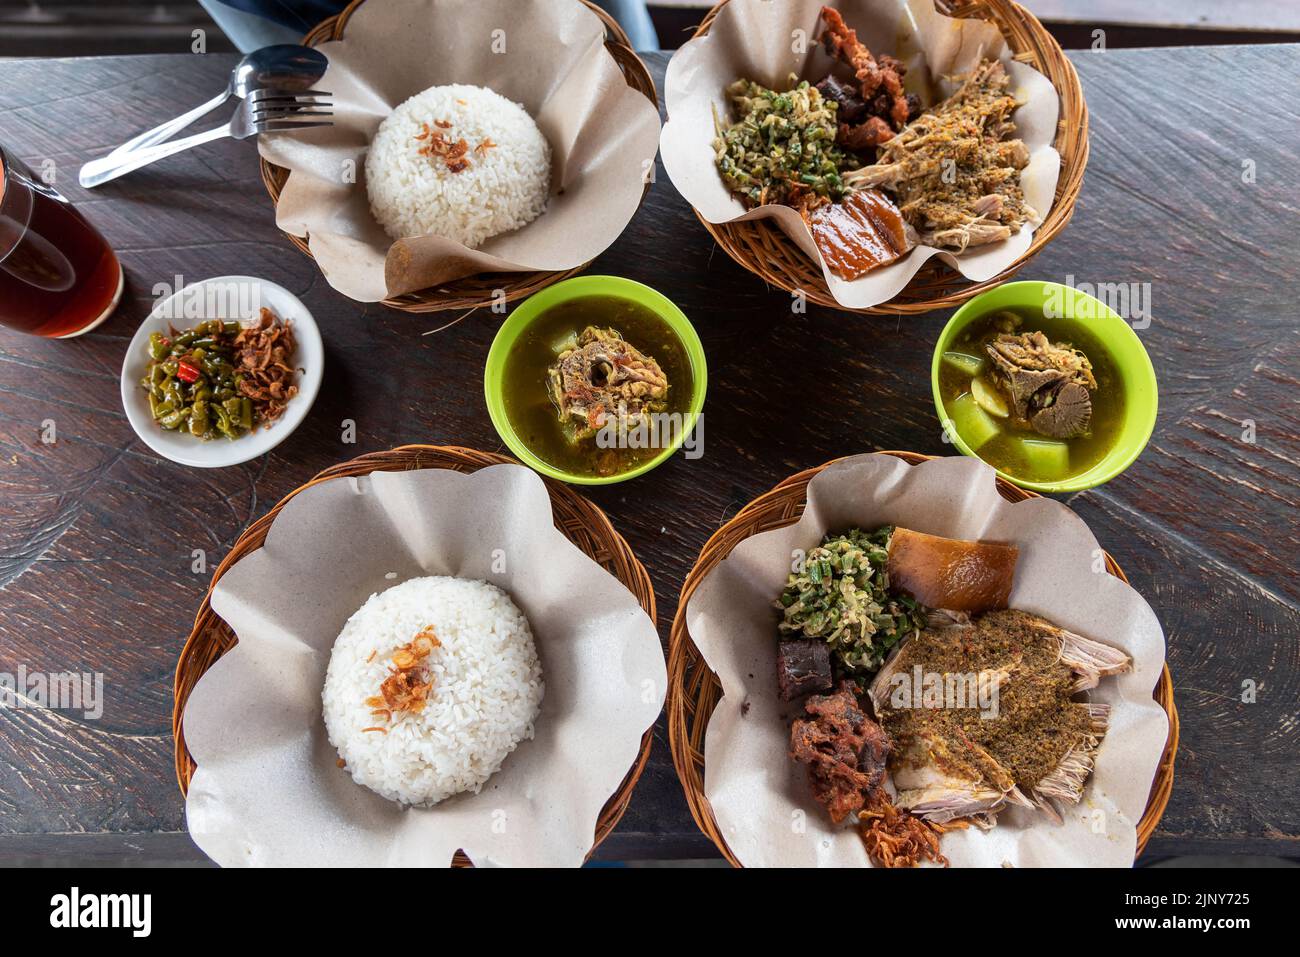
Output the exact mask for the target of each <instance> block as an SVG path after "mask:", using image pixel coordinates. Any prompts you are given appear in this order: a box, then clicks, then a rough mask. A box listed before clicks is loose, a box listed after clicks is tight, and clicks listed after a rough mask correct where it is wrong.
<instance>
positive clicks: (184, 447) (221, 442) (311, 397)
mask: <svg viewBox="0 0 1300 957" xmlns="http://www.w3.org/2000/svg"><path fill="white" fill-rule="evenodd" d="M262 307H266V308H268V309H270V310H271V311H272V312H274V313H275V314H276V315H277V316H279V317H280V318H281V319H283V320H287V321H292V323H293V332H294V338H295V339H296V340H297V351H296V352H295V354H294V364H295V365H296V366H298V368H299V369H301V370H302V371H301V372H299V373H298V378H297V380H296V383H297V386H298V394H297V395H296V396H294V398H293V399H292V400H291V401H290V402H289V404H288V406H287V407H286V409H285V411H284V414H283V415H282V416H280V418H278V419H277V420H276V421H275V422H274V423H272V425H271V426H270V428H263V429H257V430H255V431H254V432H252V433H251V434H249V435H245V436H243V437H241V438H238V439H234V440H229V439H214V440H212V441H208V442H205V441H203V440H202V439H197V438H195V437H194V436H192V435H189V434H186V433H182V432H169V431H167V430H166V429H164V428H162V427H161V426H160V425H158V423H156V422H155V421H154V420H153V416H152V414H151V413H150V411H149V396H148V393H146V392H145V390H144V389H142V388H140V379H141V378H142V377H143V376H144V373H145V369H146V368H147V366H148V364H149V353H148V349H147V348H146V343H148V341H149V334H150V333H152V332H160V331H162V332H165V331H166V330H167V326H168V323H170V324H171V325H172V326H174V327H176V328H178V329H182V328H189V327H190V326H194V325H196V324H197V323H199V322H202V321H204V320H205V319H238V320H240V321H241V322H245V323H246V322H249V321H251V320H253V319H256V318H257V316H258V315H259V312H260V309H261V308H262ZM324 364H325V347H324V345H323V344H322V342H321V338H320V330H319V329H318V328H317V327H316V320H315V319H313V318H312V315H311V313H310V312H308V311H307V307H306V306H304V305H303V304H302V301H301V300H299V299H298V297H297V296H295V295H294V294H293V293H291V292H289V290H287V289H285V288H284V287H283V286H279V285H277V284H275V283H273V282H268V281H267V280H265V279H257V278H256V277H253V276H217V277H215V278H213V279H205V280H203V281H202V282H197V283H192V284H190V285H188V286H186V287H185V288H184V289H181V290H180V291H178V292H176V293H174V294H173V295H171V296H169V297H168V298H166V299H164V300H163V301H162V302H160V303H159V304H158V305H157V306H155V307H154V310H153V312H151V313H150V314H149V317H148V318H147V319H145V320H144V322H142V323H140V328H139V329H137V330H136V332H135V335H134V336H133V337H132V338H131V345H130V346H129V347H128V348H127V350H126V358H125V359H123V360H122V408H124V409H125V410H126V417H127V419H128V420H129V421H130V422H131V427H132V428H133V429H135V434H136V435H138V436H140V439H141V441H143V442H144V444H145V445H147V446H149V448H151V449H153V450H154V451H155V452H157V453H158V454H159V455H161V456H163V457H164V458H168V459H171V460H172V461H173V462H179V463H181V464H182V465H192V466H194V467H195V468H201V469H213V468H222V467H224V466H227V465H238V464H239V463H241V462H247V461H249V460H250V459H255V458H257V457H258V456H259V455H264V454H265V453H267V452H269V451H270V450H271V449H273V448H275V447H276V446H277V445H279V444H280V443H281V442H283V441H284V440H285V439H287V438H288V437H289V436H290V435H291V434H292V433H293V430H294V429H296V428H297V427H298V425H299V423H301V422H302V420H303V419H304V418H306V417H307V412H308V410H309V409H311V405H312V403H313V402H315V401H316V393H317V392H319V391H320V382H321V372H322V370H323V367H324Z"/></svg>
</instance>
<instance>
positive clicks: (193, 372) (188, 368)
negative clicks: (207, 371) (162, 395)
mask: <svg viewBox="0 0 1300 957" xmlns="http://www.w3.org/2000/svg"><path fill="white" fill-rule="evenodd" d="M202 374H203V373H202V371H201V370H200V369H199V367H198V366H196V365H195V364H194V363H193V362H191V361H190V360H189V359H180V360H178V361H177V363H176V378H178V379H180V380H181V381H182V382H198V381H199V376H201V375H202Z"/></svg>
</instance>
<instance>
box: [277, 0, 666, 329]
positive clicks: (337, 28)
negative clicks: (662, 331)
mask: <svg viewBox="0 0 1300 957" xmlns="http://www.w3.org/2000/svg"><path fill="white" fill-rule="evenodd" d="M578 2H580V3H582V4H584V5H585V6H587V7H588V8H589V9H590V10H591V12H592V13H594V14H596V16H598V17H600V20H601V22H602V23H603V24H604V25H605V33H606V39H605V49H606V50H608V51H609V53H610V55H611V56H612V57H613V58H614V61H615V62H616V63H617V64H618V68H619V69H620V70H622V71H623V78H624V79H625V80H626V81H627V85H628V86H630V87H632V89H634V90H636V91H637V92H638V93H641V94H644V96H645V97H646V99H648V100H649V101H650V102H651V103H653V104H655V109H658V107H659V94H658V92H657V91H656V90H655V84H654V80H653V79H652V78H651V77H650V71H649V70H647V69H646V65H645V64H644V63H642V62H641V58H640V57H638V56H637V55H636V52H635V51H634V50H633V49H632V41H631V40H630V39H628V35H627V34H626V33H624V32H623V28H622V27H620V26H619V25H618V21H617V20H615V19H614V18H613V17H612V16H610V15H609V14H608V13H606V12H605V11H604V10H602V9H601V8H600V7H598V6H596V5H595V4H594V3H590V2H589V0H578ZM363 3H365V0H352V2H351V3H350V4H348V6H347V7H346V8H345V9H344V10H343V11H342V12H341V13H339V14H337V15H335V16H332V17H330V18H329V19H327V20H324V21H322V22H321V23H318V24H317V25H316V26H315V28H313V29H312V31H311V32H310V33H308V34H307V35H306V36H305V37H304V38H303V41H302V42H303V43H304V44H306V45H307V46H317V45H318V44H321V43H325V42H327V41H330V40H341V39H343V31H344V29H345V28H346V27H347V25H348V20H350V19H351V18H352V14H354V13H356V11H357V8H358V7H360V6H361V4H363ZM261 163H262V182H263V183H264V184H265V185H266V191H267V192H268V193H270V194H271V203H272V205H275V206H278V205H279V203H280V193H281V192H282V191H283V190H284V184H285V183H286V182H287V181H288V179H289V170H287V169H285V168H284V167H282V166H276V165H274V164H272V163H268V162H267V161H266V160H262V161H261ZM649 190H650V184H649V183H647V184H646V187H645V190H644V191H642V193H641V199H642V201H644V200H645V195H646V193H647V192H649ZM285 236H287V237H288V239H289V242H291V243H293V244H294V245H295V246H297V247H298V249H299V250H301V251H302V252H303V253H304V254H305V255H306V256H308V257H309V258H315V257H312V254H311V250H310V249H309V248H308V246H307V240H306V239H304V238H303V237H301V236H294V235H293V234H292V233H285ZM589 265H591V263H589V262H587V263H583V264H582V265H581V266H575V267H574V268H573V269H563V270H559V271H556V272H492V273H479V274H477V275H474V276H466V277H464V278H462V279H457V280H454V281H452V282H449V283H446V284H444V285H442V286H437V287H434V288H432V289H422V290H420V291H419V292H413V293H409V294H407V295H405V296H398V297H396V298H393V299H385V300H383V304H384V305H385V306H389V307H391V308H393V309H400V310H401V311H403V312H414V313H429V312H440V311H442V310H444V309H464V310H468V309H477V308H478V307H479V306H487V305H491V304H493V303H495V302H497V301H498V299H497V293H498V290H503V291H504V292H505V301H506V302H514V301H515V300H516V299H523V298H525V297H527V296H531V295H532V294H533V293H535V292H539V291H540V290H542V289H545V288H546V287H547V286H550V285H552V284H553V283H557V282H559V281H560V280H561V279H568V278H569V277H570V276H576V275H577V274H578V273H580V272H582V271H583V270H584V269H586V268H587V267H588V266H589Z"/></svg>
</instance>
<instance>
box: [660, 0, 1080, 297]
mask: <svg viewBox="0 0 1300 957" xmlns="http://www.w3.org/2000/svg"><path fill="white" fill-rule="evenodd" d="M822 6H823V3H822V2H821V0H784V2H780V3H773V2H771V0H731V2H730V3H728V4H727V5H726V6H724V7H723V8H722V10H721V11H720V12H719V13H718V16H717V18H716V19H715V20H714V21H713V23H712V24H711V25H710V27H709V32H708V33H707V34H705V35H704V36H702V37H698V38H696V39H694V40H691V41H690V42H689V43H687V44H685V45H684V46H683V47H682V48H681V49H680V50H678V51H677V53H675V54H674V55H673V58H672V60H671V61H670V62H669V64H668V73H667V77H666V79H665V82H664V102H665V103H666V104H667V108H668V121H667V122H666V123H665V124H664V128H663V133H662V135H661V136H660V142H659V148H660V151H661V153H662V154H663V162H664V168H665V169H666V170H667V171H668V175H669V177H670V178H671V179H672V181H673V185H674V186H676V187H677V190H678V192H680V193H681V194H682V195H683V196H684V197H685V198H686V201H687V202H689V203H690V204H691V205H692V206H694V207H695V208H696V209H697V210H699V213H700V215H701V216H703V217H704V218H705V219H706V220H708V221H709V222H710V223H715V224H716V223H732V222H739V221H743V220H751V219H769V218H771V219H774V220H775V221H776V223H777V225H778V226H780V228H781V229H782V230H783V231H784V232H785V233H786V235H788V236H789V237H790V238H791V239H793V240H794V241H795V243H797V244H798V246H799V248H800V249H802V250H803V251H804V253H805V254H806V255H807V256H808V257H809V258H811V259H812V260H813V261H814V262H816V263H818V264H819V265H820V266H821V267H822V274H823V275H824V276H825V278H826V284H827V286H828V287H829V288H830V291H831V294H832V295H833V296H834V297H835V301H836V302H838V303H839V304H840V305H841V306H845V307H846V308H850V309H864V308H867V307H868V306H875V305H878V304H880V303H882V302H887V301H888V300H890V299H892V298H894V296H896V295H898V293H900V292H901V291H902V290H903V288H904V287H905V286H906V285H907V284H908V283H909V282H910V281H911V279H912V277H913V276H915V275H916V273H917V272H918V271H919V270H920V269H921V267H922V266H923V265H925V263H926V261H927V260H928V259H929V258H930V257H931V256H939V257H940V258H941V259H942V260H943V261H944V262H945V263H947V264H948V265H950V266H952V267H953V268H954V269H956V270H957V271H958V272H960V273H961V274H962V275H963V276H965V277H966V278H967V279H970V280H972V281H973V282H982V281H984V280H986V279H990V278H992V277H993V276H996V275H997V274H998V273H1000V272H1001V271H1002V270H1004V269H1006V268H1007V267H1008V266H1010V265H1011V264H1012V263H1014V262H1015V261H1016V260H1017V259H1019V258H1020V257H1021V256H1023V255H1024V253H1025V252H1026V250H1028V249H1029V244H1030V241H1031V240H1032V238H1033V230H1034V226H1035V225H1037V224H1035V223H1026V224H1025V225H1024V226H1022V227H1021V229H1020V232H1018V233H1016V234H1015V235H1014V236H1011V237H1010V238H1009V239H1006V240H1003V241H1002V242H1000V243H993V244H990V245H987V246H979V247H975V248H974V249H970V250H967V251H966V252H963V253H960V254H953V253H951V252H947V251H940V250H938V249H935V248H934V247H932V246H918V247H916V248H915V249H913V250H912V251H911V252H909V253H908V254H907V255H906V256H904V257H903V258H902V259H900V260H898V261H897V262H894V263H891V264H890V265H888V266H882V267H880V268H878V269H874V270H872V271H871V272H869V273H867V274H866V275H865V276H862V277H861V278H859V279H855V280H853V281H852V282H849V281H846V280H844V279H841V278H839V277H838V276H836V275H835V274H834V273H832V272H831V271H830V270H829V269H828V268H827V266H826V263H825V260H824V259H823V258H822V255H821V253H820V252H819V251H818V249H817V246H816V244H815V243H814V242H813V238H812V234H811V233H810V232H809V231H808V227H807V225H806V224H805V223H804V222H803V220H802V219H801V218H800V216H799V214H798V213H797V212H795V211H794V210H793V209H790V208H789V207H787V206H777V205H770V204H769V205H766V206H759V207H757V208H755V209H752V210H749V211H746V210H745V206H744V204H743V203H742V202H741V201H740V200H739V199H737V198H736V197H735V196H734V195H733V194H732V193H731V191H730V190H729V189H727V186H726V184H725V183H723V181H722V177H721V176H720V175H718V170H717V167H716V166H715V165H714V156H713V138H714V126H713V110H714V109H715V108H716V110H717V112H718V116H719V117H721V118H723V119H725V120H731V119H734V117H733V115H732V110H731V104H730V103H728V102H727V96H726V88H727V86H728V85H730V84H731V83H733V82H735V81H736V80H737V79H740V78H742V77H743V78H745V79H751V80H756V81H757V82H759V83H762V84H763V85H765V86H769V87H772V88H775V89H785V88H786V86H787V80H788V77H789V75H790V74H791V73H796V74H798V75H799V77H800V78H801V79H806V80H810V81H812V80H817V79H820V78H821V77H822V76H824V75H825V74H826V72H828V71H829V68H830V66H831V64H832V60H831V58H830V57H828V56H827V55H826V54H825V53H824V52H823V51H822V49H821V46H820V44H818V43H816V42H815V41H816V37H817V35H818V17H819V15H820V11H821V8H822ZM834 6H835V7H836V8H837V9H838V10H839V11H840V13H841V14H842V15H843V17H844V20H845V22H846V23H847V24H848V25H849V26H850V27H852V28H854V29H855V30H857V33H858V39H859V40H861V41H862V42H863V43H865V44H866V45H867V47H868V48H869V49H870V50H871V51H872V52H873V53H888V54H891V55H893V56H897V57H898V58H899V59H900V60H902V61H903V62H904V64H905V65H906V66H907V67H908V73H909V76H911V75H912V74H918V75H921V76H926V77H931V78H933V79H935V80H938V79H939V78H941V77H944V76H950V75H953V74H957V73H962V72H965V71H968V70H969V69H970V68H971V67H973V66H974V65H975V64H976V63H978V62H979V60H980V59H981V58H983V57H996V58H1000V59H1001V60H1002V61H1003V63H1005V64H1006V67H1007V71H1008V73H1009V74H1010V76H1011V90H1012V92H1013V93H1014V95H1015V96H1016V97H1017V98H1018V99H1019V100H1020V101H1021V102H1022V103H1023V104H1024V105H1023V106H1021V107H1020V108H1019V109H1017V110H1016V112H1015V114H1014V119H1015V122H1016V125H1017V128H1018V130H1017V135H1018V136H1019V137H1020V139H1022V140H1024V142H1025V145H1026V146H1027V147H1028V148H1029V165H1028V166H1027V167H1026V168H1025V169H1024V170H1023V171H1022V172H1021V177H1020V182H1021V186H1022V187H1023V189H1024V193H1025V201H1026V202H1027V203H1028V204H1029V205H1030V206H1031V207H1033V209H1034V210H1035V211H1036V212H1037V213H1038V214H1039V215H1040V216H1041V217H1044V218H1045V217H1046V216H1047V213H1048V210H1050V209H1051V206H1052V199H1053V196H1054V194H1055V191H1056V180H1057V177H1058V176H1059V174H1060V168H1061V157H1060V155H1059V154H1058V153H1057V152H1056V149H1055V148H1054V147H1053V146H1052V143H1053V142H1054V141H1055V139H1056V125H1057V117H1058V114H1059V110H1060V98H1059V97H1058V95H1057V93H1056V90H1055V89H1054V88H1053V86H1052V84H1051V81H1050V80H1048V79H1047V77H1045V76H1043V75H1042V74H1041V73H1039V72H1038V71H1037V70H1035V69H1034V68H1033V67H1030V66H1027V65H1025V64H1023V63H1018V62H1016V61H1015V60H1012V59H1011V56H1010V51H1009V50H1008V49H1007V46H1006V43H1005V41H1004V40H1003V39H1002V35H1001V34H1000V33H999V32H998V30H997V28H996V27H995V26H993V25H992V24H991V23H988V22H985V21H981V20H960V19H955V18H952V17H946V16H943V15H942V14H940V13H938V12H937V11H936V10H935V9H934V4H933V0H843V2H841V3H837V4H834ZM939 85H940V87H941V88H942V90H943V93H944V95H947V94H948V93H951V92H952V91H953V90H954V89H955V86H953V85H952V84H944V83H940V84H939Z"/></svg>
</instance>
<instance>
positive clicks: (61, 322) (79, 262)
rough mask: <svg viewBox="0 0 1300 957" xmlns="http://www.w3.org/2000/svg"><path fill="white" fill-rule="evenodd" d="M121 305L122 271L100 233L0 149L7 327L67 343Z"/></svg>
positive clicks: (1, 306)
mask: <svg viewBox="0 0 1300 957" xmlns="http://www.w3.org/2000/svg"><path fill="white" fill-rule="evenodd" d="M121 298H122V267H121V265H120V264H119V263H118V261H117V256H116V255H114V253H113V250H112V248H111V247H110V246H109V245H108V243H107V242H106V241H105V240H104V237H103V236H101V235H100V234H99V230H97V229H95V227H94V226H92V225H90V223H88V222H87V221H86V219H85V217H84V216H82V215H81V213H79V212H77V210H76V209H74V208H73V206H72V204H71V203H69V202H68V201H67V200H66V199H64V198H63V197H62V196H60V195H59V193H58V192H57V191H55V190H54V189H53V188H51V187H50V186H48V185H47V184H45V183H44V182H42V181H41V179H40V178H39V177H37V176H34V175H33V174H32V171H31V170H29V169H28V168H27V167H26V166H24V165H23V164H22V163H21V162H19V161H18V159H17V158H15V157H14V156H13V154H11V153H9V152H7V151H6V150H5V149H4V147H0V325H4V326H9V327H10V328H12V329H18V330H21V331H22V332H30V333H32V334H33V335H38V336H48V337H50V338H57V339H67V338H70V337H72V336H79V335H81V334H82V333H83V332H86V331H88V330H90V329H94V328H95V327H96V326H97V325H99V324H100V323H101V322H103V321H104V320H105V319H107V318H108V317H109V316H110V315H111V314H112V312H113V310H114V309H116V308H117V304H118V301H119V300H120V299H121Z"/></svg>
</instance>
